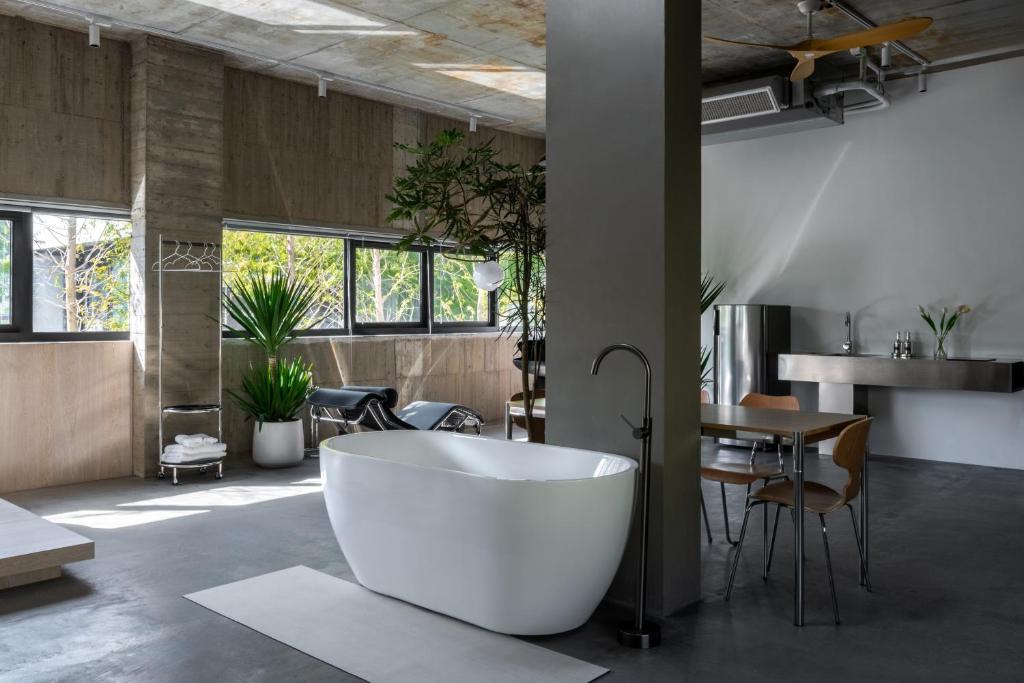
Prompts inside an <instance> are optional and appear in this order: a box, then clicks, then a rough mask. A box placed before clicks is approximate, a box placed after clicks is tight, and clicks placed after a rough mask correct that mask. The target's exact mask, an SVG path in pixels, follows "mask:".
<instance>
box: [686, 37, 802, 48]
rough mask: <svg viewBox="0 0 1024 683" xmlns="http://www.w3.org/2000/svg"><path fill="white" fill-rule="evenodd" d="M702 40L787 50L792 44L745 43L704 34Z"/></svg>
mask: <svg viewBox="0 0 1024 683" xmlns="http://www.w3.org/2000/svg"><path fill="white" fill-rule="evenodd" d="M704 40H710V41H711V42H712V43H721V44H722V45H741V46H743V47H764V48H768V49H769V50H789V49H791V47H792V46H787V45H768V44H767V43H746V42H743V41H742V40H727V39H725V38H715V37H714V36H704Z"/></svg>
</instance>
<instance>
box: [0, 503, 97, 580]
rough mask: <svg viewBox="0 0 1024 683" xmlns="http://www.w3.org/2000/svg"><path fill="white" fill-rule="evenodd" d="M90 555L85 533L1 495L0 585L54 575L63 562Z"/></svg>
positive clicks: (58, 573)
mask: <svg viewBox="0 0 1024 683" xmlns="http://www.w3.org/2000/svg"><path fill="white" fill-rule="evenodd" d="M93 557H95V549H94V546H93V542H92V541H90V540H89V539H88V538H86V537H85V536H81V535H79V534H76V533H75V532H74V531H68V530H67V529H65V528H64V527H62V526H60V525H58V524H54V523H53V522H48V521H46V520H45V519H43V518H42V517H40V516H38V515H35V514H33V513H31V512H29V511H28V510H25V509H23V508H20V507H18V506H17V505H14V504H13V503H8V502H7V501H6V500H2V499H0V589H4V588H13V587H14V586H22V585H24V584H26V583H33V582H35V581H45V580H47V579H55V578H57V577H59V576H60V567H61V565H62V564H67V563H68V562H78V561H79V560H91V559H92V558H93Z"/></svg>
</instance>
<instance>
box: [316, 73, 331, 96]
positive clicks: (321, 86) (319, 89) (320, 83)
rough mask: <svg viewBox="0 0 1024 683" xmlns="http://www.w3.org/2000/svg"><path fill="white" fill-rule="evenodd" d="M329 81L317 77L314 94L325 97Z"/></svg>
mask: <svg viewBox="0 0 1024 683" xmlns="http://www.w3.org/2000/svg"><path fill="white" fill-rule="evenodd" d="M329 80H331V79H329V78H324V77H323V76H319V77H318V80H317V82H316V94H317V96H318V97H327V81H329Z"/></svg>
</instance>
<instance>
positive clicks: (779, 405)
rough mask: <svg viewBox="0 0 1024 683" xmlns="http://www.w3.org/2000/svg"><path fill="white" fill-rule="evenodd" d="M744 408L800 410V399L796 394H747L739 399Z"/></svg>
mask: <svg viewBox="0 0 1024 683" xmlns="http://www.w3.org/2000/svg"><path fill="white" fill-rule="evenodd" d="M740 405H741V406H743V407H744V408H775V409H777V410H800V399H798V398H797V397H796V396H769V395H768V394H753V393H751V394H747V395H746V396H744V397H743V398H742V399H741V400H740Z"/></svg>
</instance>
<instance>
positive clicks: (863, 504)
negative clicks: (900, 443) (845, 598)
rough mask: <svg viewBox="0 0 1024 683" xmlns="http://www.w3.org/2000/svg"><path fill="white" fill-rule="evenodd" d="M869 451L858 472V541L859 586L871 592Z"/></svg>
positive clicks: (865, 453) (866, 451)
mask: <svg viewBox="0 0 1024 683" xmlns="http://www.w3.org/2000/svg"><path fill="white" fill-rule="evenodd" d="M870 456H871V451H870V450H869V449H868V448H867V447H865V448H864V465H863V466H862V467H861V471H860V539H861V545H862V546H863V551H864V566H863V567H862V568H861V570H860V585H862V586H865V587H867V589H868V590H869V591H870V590H871V578H870V577H871V570H870V569H869V568H868V459H869V458H870Z"/></svg>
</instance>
